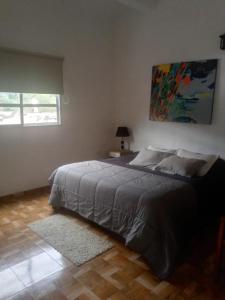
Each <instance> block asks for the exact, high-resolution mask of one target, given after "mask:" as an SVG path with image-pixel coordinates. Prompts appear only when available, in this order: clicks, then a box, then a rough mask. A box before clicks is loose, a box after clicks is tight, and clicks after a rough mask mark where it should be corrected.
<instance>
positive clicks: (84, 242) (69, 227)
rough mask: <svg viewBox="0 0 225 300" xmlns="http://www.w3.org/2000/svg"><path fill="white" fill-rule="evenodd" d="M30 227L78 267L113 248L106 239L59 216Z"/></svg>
mask: <svg viewBox="0 0 225 300" xmlns="http://www.w3.org/2000/svg"><path fill="white" fill-rule="evenodd" d="M28 226H29V227H30V228H31V229H32V230H33V231H34V232H36V233H37V234H38V235H40V236H41V237H42V238H43V239H44V240H46V241H47V242H48V243H49V244H50V245H51V246H52V247H54V248H55V249H56V250H58V251H59V252H60V253H61V254H62V255H63V256H65V257H67V258H68V259H70V260H71V261H72V262H73V263H75V264H76V265H78V266H79V265H81V264H83V263H85V262H87V261H88V260H90V259H92V258H94V257H95V256H97V255H99V254H101V253H103V252H105V251H106V250H108V249H110V248H112V247H113V243H111V242H110V241H108V240H107V239H106V238H103V237H99V236H98V235H96V234H95V233H93V232H91V231H90V230H88V229H86V228H83V227H81V226H80V225H78V224H76V223H75V222H74V221H73V220H72V219H70V218H68V217H65V216H63V215H59V214H57V215H53V216H50V217H48V218H45V219H43V220H38V221H36V222H34V223H31V224H29V225H28Z"/></svg>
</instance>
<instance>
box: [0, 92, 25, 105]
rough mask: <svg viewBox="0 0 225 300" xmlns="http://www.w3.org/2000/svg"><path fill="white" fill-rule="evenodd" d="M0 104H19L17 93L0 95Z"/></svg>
mask: <svg viewBox="0 0 225 300" xmlns="http://www.w3.org/2000/svg"><path fill="white" fill-rule="evenodd" d="M0 104H20V96H19V94H17V93H0Z"/></svg>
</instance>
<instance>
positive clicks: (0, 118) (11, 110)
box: [0, 107, 20, 125]
mask: <svg viewBox="0 0 225 300" xmlns="http://www.w3.org/2000/svg"><path fill="white" fill-rule="evenodd" d="M13 124H20V108H19V107H0V125H13Z"/></svg>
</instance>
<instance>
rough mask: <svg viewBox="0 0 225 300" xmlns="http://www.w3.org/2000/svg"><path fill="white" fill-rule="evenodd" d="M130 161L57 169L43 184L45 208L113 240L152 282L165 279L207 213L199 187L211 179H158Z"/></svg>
mask: <svg viewBox="0 0 225 300" xmlns="http://www.w3.org/2000/svg"><path fill="white" fill-rule="evenodd" d="M133 158H134V155H127V156H124V157H121V158H116V159H106V160H93V161H85V162H79V163H73V164H69V165H64V166H62V167H59V168H58V169H57V170H55V171H54V172H53V173H52V175H51V177H50V179H49V182H50V184H51V185H52V188H51V194H50V198H49V203H50V204H51V205H52V206H53V207H54V208H60V207H63V208H66V209H69V210H72V211H74V212H76V213H78V214H79V215H81V216H82V217H84V218H86V219H88V220H91V221H93V222H95V223H97V224H98V225H100V226H102V227H104V228H106V229H108V230H110V231H112V232H114V233H116V234H118V235H119V236H121V237H122V238H123V239H124V241H125V244H126V245H127V246H128V247H130V248H131V249H133V250H135V251H137V252H139V253H141V254H142V256H143V257H144V258H145V259H146V260H147V262H148V263H149V265H150V267H151V269H152V271H153V272H154V273H155V275H156V276H157V277H159V278H160V279H165V278H167V277H168V276H169V275H170V274H171V273H172V272H173V270H174V269H175V267H176V264H177V262H178V260H179V259H180V257H181V254H182V253H183V251H184V248H185V246H186V243H187V241H189V240H190V238H191V236H192V234H193V233H194V232H195V230H196V227H197V226H198V225H197V224H198V223H199V219H200V218H199V217H200V215H203V213H202V212H203V211H205V212H206V211H210V209H209V207H208V203H209V202H208V200H207V201H206V196H207V197H208V196H209V195H210V194H209V191H207V190H206V188H205V187H206V186H209V185H210V184H211V183H210V184H209V182H210V180H211V179H212V178H214V179H215V177H214V176H213V175H211V176H205V177H204V178H199V177H197V178H186V177H185V178H184V177H181V176H174V175H168V174H162V173H160V172H156V171H152V170H150V169H148V168H144V167H135V166H130V165H129V164H128V162H129V161H131V160H132V159H133ZM224 169H225V168H224ZM214 172H215V170H214ZM207 180H208V181H207ZM215 183H218V182H217V180H216V181H215V182H214V183H213V184H215ZM203 187H204V188H203ZM213 189H215V188H213ZM213 189H212V190H213ZM203 198H204V201H202V199H203ZM205 212H204V215H205Z"/></svg>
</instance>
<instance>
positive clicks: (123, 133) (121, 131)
mask: <svg viewBox="0 0 225 300" xmlns="http://www.w3.org/2000/svg"><path fill="white" fill-rule="evenodd" d="M116 136H117V137H127V136H129V131H128V129H127V127H118V128H117V131H116Z"/></svg>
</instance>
